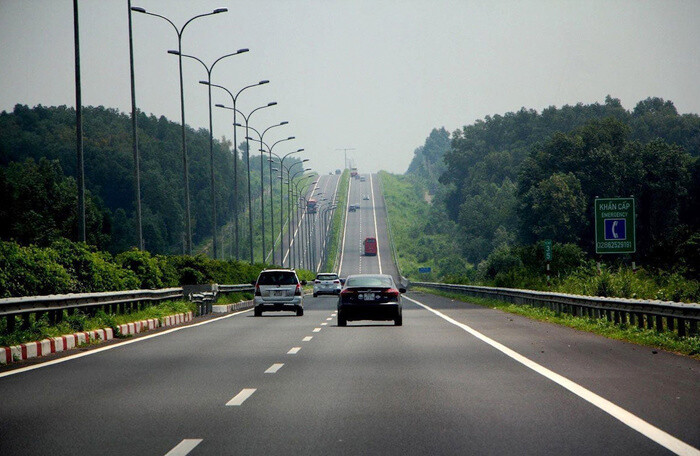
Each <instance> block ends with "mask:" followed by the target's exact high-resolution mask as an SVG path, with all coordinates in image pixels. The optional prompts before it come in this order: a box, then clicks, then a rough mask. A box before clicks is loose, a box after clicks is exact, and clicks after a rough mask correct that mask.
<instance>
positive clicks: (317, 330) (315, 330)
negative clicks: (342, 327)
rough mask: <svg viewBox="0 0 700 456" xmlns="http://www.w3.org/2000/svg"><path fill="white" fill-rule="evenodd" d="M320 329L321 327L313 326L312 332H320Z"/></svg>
mask: <svg viewBox="0 0 700 456" xmlns="http://www.w3.org/2000/svg"><path fill="white" fill-rule="evenodd" d="M320 331H321V328H314V330H313V331H312V332H315V333H317V332H320Z"/></svg>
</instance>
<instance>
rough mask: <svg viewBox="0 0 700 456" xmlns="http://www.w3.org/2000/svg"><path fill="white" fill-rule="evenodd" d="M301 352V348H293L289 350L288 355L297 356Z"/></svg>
mask: <svg viewBox="0 0 700 456" xmlns="http://www.w3.org/2000/svg"><path fill="white" fill-rule="evenodd" d="M299 350H301V347H292V348H290V349H289V351H288V352H287V354H288V355H296V354H297V353H299Z"/></svg>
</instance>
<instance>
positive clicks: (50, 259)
mask: <svg viewBox="0 0 700 456" xmlns="http://www.w3.org/2000/svg"><path fill="white" fill-rule="evenodd" d="M75 287H76V278H75V277H72V276H71V275H70V274H68V272H67V271H66V269H65V268H64V267H63V265H62V264H60V263H59V261H58V254H57V252H56V251H55V250H53V249H48V248H47V249H42V248H39V247H34V246H29V247H22V246H20V245H19V244H17V243H15V242H2V241H0V298H7V297H11V296H36V295H46V294H59V293H69V292H70V291H72V290H74V289H75Z"/></svg>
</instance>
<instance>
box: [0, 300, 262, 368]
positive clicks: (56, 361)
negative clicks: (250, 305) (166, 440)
mask: <svg viewBox="0 0 700 456" xmlns="http://www.w3.org/2000/svg"><path fill="white" fill-rule="evenodd" d="M251 310H253V309H246V310H241V311H240V312H234V313H232V314H229V315H224V316H223V317H217V318H212V319H211V320H206V321H201V322H199V323H194V324H191V325H187V326H179V327H177V328H173V329H168V330H166V331H163V332H159V333H157V334H150V335H148V336H143V337H139V338H138V339H128V340H125V341H123V342H120V343H118V344H114V345H107V346H106V347H100V348H96V349H94V350H90V351H86V352H82V353H76V354H75V355H70V356H66V357H65V358H60V359H54V360H51V361H46V362H45V363H41V364H36V365H34V366H27V367H20V368H19V369H15V370H11V371H7V372H2V373H0V378H3V377H9V376H10V375H15V374H20V373H22V372H28V371H31V370H34V369H41V368H42V367H48V366H53V365H54V364H60V363H65V362H67V361H72V360H74V359H77V358H82V357H83V356H90V355H96V354H97V353H101V352H103V351H107V350H113V349H115V348H119V347H124V346H126V345H130V344H134V343H136V342H142V341H144V340H148V339H152V338H154V337H160V336H164V335H166V334H170V333H173V332H176V331H181V330H183V329H188V328H194V327H197V326H202V325H208V324H209V323H214V322H215V321H219V320H223V319H225V318H231V317H235V316H236V315H241V314H244V313H246V312H250V311H251Z"/></svg>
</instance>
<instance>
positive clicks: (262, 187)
mask: <svg viewBox="0 0 700 456" xmlns="http://www.w3.org/2000/svg"><path fill="white" fill-rule="evenodd" d="M288 123H289V122H287V121H286V120H285V121H283V122H280V123H278V124H275V125H272V126H269V127H267V128H266V129H265V130H263V132H262V133H260V132H259V131H258V130H256V129H255V128H253V127H249V128H250V129H251V130H253V131H254V132H255V133H256V134H257V135H258V138H259V141H260V149H259V152H260V209H261V214H262V216H261V228H262V231H261V233H262V261H263V263H264V262H265V251H266V249H265V180H264V179H263V175H264V174H265V173H264V171H265V168H264V161H263V160H264V157H265V149H263V148H262V147H263V145H265V147H267V144H265V142H264V141H263V138H264V137H265V133H267V131H268V130H270V129H272V128H275V127H281V126H282V125H287V124H288ZM246 139H249V138H246ZM250 139H253V138H250ZM291 139H294V136H290V137H288V138H286V139H280V140H279V141H277V142H275V143H274V144H273V145H272V146H271V147H268V149H269V150H270V152H271V151H272V149H273V148H274V147H275V145H276V144H278V143H280V142H282V141H289V140H291ZM272 206H273V204H272V164H270V211H271V212H272V210H273V209H274V208H273V207H272ZM270 224H271V226H273V225H274V214H272V213H271V214H270ZM272 236H273V238H272V240H271V241H272V255H273V258H272V262H273V263H274V262H275V260H274V253H275V247H274V244H275V240H274V230H273V235H272Z"/></svg>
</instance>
